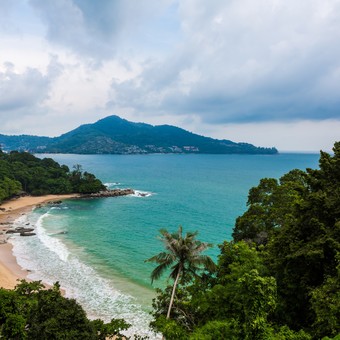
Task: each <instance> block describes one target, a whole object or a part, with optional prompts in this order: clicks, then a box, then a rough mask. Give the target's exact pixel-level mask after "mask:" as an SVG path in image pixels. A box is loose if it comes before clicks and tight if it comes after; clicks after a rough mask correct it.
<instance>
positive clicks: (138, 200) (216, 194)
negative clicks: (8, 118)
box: [11, 153, 319, 339]
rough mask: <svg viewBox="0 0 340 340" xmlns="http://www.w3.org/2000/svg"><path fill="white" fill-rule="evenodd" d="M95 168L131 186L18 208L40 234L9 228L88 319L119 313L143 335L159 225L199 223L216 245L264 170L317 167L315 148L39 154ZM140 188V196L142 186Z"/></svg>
mask: <svg viewBox="0 0 340 340" xmlns="http://www.w3.org/2000/svg"><path fill="white" fill-rule="evenodd" d="M37 156H38V157H49V158H53V159H54V160H56V161H57V162H59V163H60V164H65V165H67V166H69V167H70V169H71V170H72V167H73V166H74V165H76V164H80V165H81V166H82V168H83V170H85V171H88V172H91V173H93V174H95V175H96V177H98V178H99V179H100V180H101V181H102V182H103V183H105V184H106V185H107V186H108V187H109V188H132V189H134V190H135V191H136V194H135V195H130V196H126V197H113V198H98V199H72V200H65V201H63V202H62V204H55V205H47V206H43V207H40V208H37V209H35V210H34V211H33V212H32V213H30V214H27V215H23V216H21V217H20V218H19V219H18V220H17V221H16V223H17V224H21V225H22V224H25V225H26V224H30V225H32V226H35V229H36V234H37V235H36V236H35V237H30V238H20V237H13V238H12V239H11V242H12V243H13V252H14V255H15V256H16V257H17V261H18V263H19V265H20V266H22V267H23V268H25V269H27V270H29V276H28V277H29V278H30V279H34V280H38V279H39V280H43V281H44V282H46V283H49V284H53V283H54V282H56V281H59V282H60V284H61V287H62V288H63V289H65V294H66V297H71V298H76V299H77V301H78V302H79V303H80V304H81V305H82V306H83V308H84V309H85V311H86V312H87V314H88V316H89V317H90V318H102V319H104V320H105V321H109V320H110V319H111V318H113V317H114V318H124V319H125V320H126V321H127V322H129V323H131V324H132V325H133V327H132V328H131V329H130V331H129V332H130V333H128V334H133V333H137V334H140V335H148V336H150V339H156V338H158V336H156V335H154V334H153V333H152V332H150V331H149V330H148V323H149V321H150V320H151V317H150V315H149V312H150V311H151V303H152V298H153V297H154V296H155V293H154V287H155V286H156V287H164V286H165V285H166V284H167V280H166V278H163V279H162V280H160V281H159V282H156V283H155V285H154V286H152V285H151V282H150V273H151V271H152V269H153V265H152V264H150V263H145V262H144V261H145V260H146V259H148V258H150V257H151V256H153V255H155V254H157V253H158V252H160V251H161V250H162V244H161V242H160V241H159V240H158V239H157V237H158V235H159V229H161V228H167V229H168V230H169V231H175V230H176V229H177V228H178V226H179V225H182V226H183V228H184V231H196V230H197V231H198V237H197V238H198V239H199V240H201V241H204V242H209V243H212V244H213V245H214V247H213V248H211V249H209V251H208V252H207V253H206V254H208V255H210V256H212V258H213V259H214V260H217V259H218V254H219V248H218V245H219V244H221V243H222V242H223V241H224V240H231V234H232V228H233V226H234V223H235V219H236V218H237V217H238V216H240V215H241V214H242V213H243V212H244V211H245V210H246V203H247V195H248V191H249V189H250V188H251V187H253V186H256V185H258V183H259V180H260V179H261V178H264V177H273V178H279V177H280V176H282V175H283V174H285V173H287V172H288V171H290V170H292V169H296V168H298V169H302V170H305V169H306V168H317V167H318V159H319V155H318V154H316V153H281V154H278V155H165V154H152V155H70V154H67V155H66V154H51V155H50V154H48V155H47V154H39V155H37ZM140 194H142V195H140Z"/></svg>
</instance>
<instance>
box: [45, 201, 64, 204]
mask: <svg viewBox="0 0 340 340" xmlns="http://www.w3.org/2000/svg"><path fill="white" fill-rule="evenodd" d="M61 203H63V201H50V202H48V204H61Z"/></svg>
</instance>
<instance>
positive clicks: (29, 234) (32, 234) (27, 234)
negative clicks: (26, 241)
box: [20, 232, 35, 236]
mask: <svg viewBox="0 0 340 340" xmlns="http://www.w3.org/2000/svg"><path fill="white" fill-rule="evenodd" d="M34 235H35V233H26V232H23V233H20V236H34Z"/></svg>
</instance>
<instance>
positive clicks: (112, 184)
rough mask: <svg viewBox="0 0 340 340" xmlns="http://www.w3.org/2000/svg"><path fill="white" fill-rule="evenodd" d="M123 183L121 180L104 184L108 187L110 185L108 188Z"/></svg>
mask: <svg viewBox="0 0 340 340" xmlns="http://www.w3.org/2000/svg"><path fill="white" fill-rule="evenodd" d="M121 184H122V183H119V182H112V183H111V182H109V183H104V185H105V186H106V187H108V188H113V187H115V186H117V185H121Z"/></svg>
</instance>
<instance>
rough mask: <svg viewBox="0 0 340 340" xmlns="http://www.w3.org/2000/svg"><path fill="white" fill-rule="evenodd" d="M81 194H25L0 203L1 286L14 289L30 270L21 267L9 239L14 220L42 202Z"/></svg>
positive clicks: (45, 202) (75, 196)
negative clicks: (9, 231)
mask: <svg viewBox="0 0 340 340" xmlns="http://www.w3.org/2000/svg"><path fill="white" fill-rule="evenodd" d="M77 197H79V194H68V195H46V196H25V197H19V198H17V199H13V200H10V201H6V202H4V203H3V204H1V205H0V208H1V210H0V288H6V289H13V288H14V287H15V286H16V285H17V284H18V281H17V280H20V279H26V278H27V275H28V271H27V270H25V269H23V268H21V267H20V266H19V265H18V263H17V260H16V257H15V256H14V255H13V252H12V244H11V243H8V242H7V240H8V238H9V237H10V234H6V231H7V230H9V229H11V228H12V224H13V222H14V221H15V220H16V219H18V218H19V217H20V216H22V215H25V214H27V213H29V212H31V211H32V210H33V209H34V208H35V207H36V206H38V205H40V204H47V203H48V202H51V201H52V202H53V201H60V200H65V199H69V198H77Z"/></svg>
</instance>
